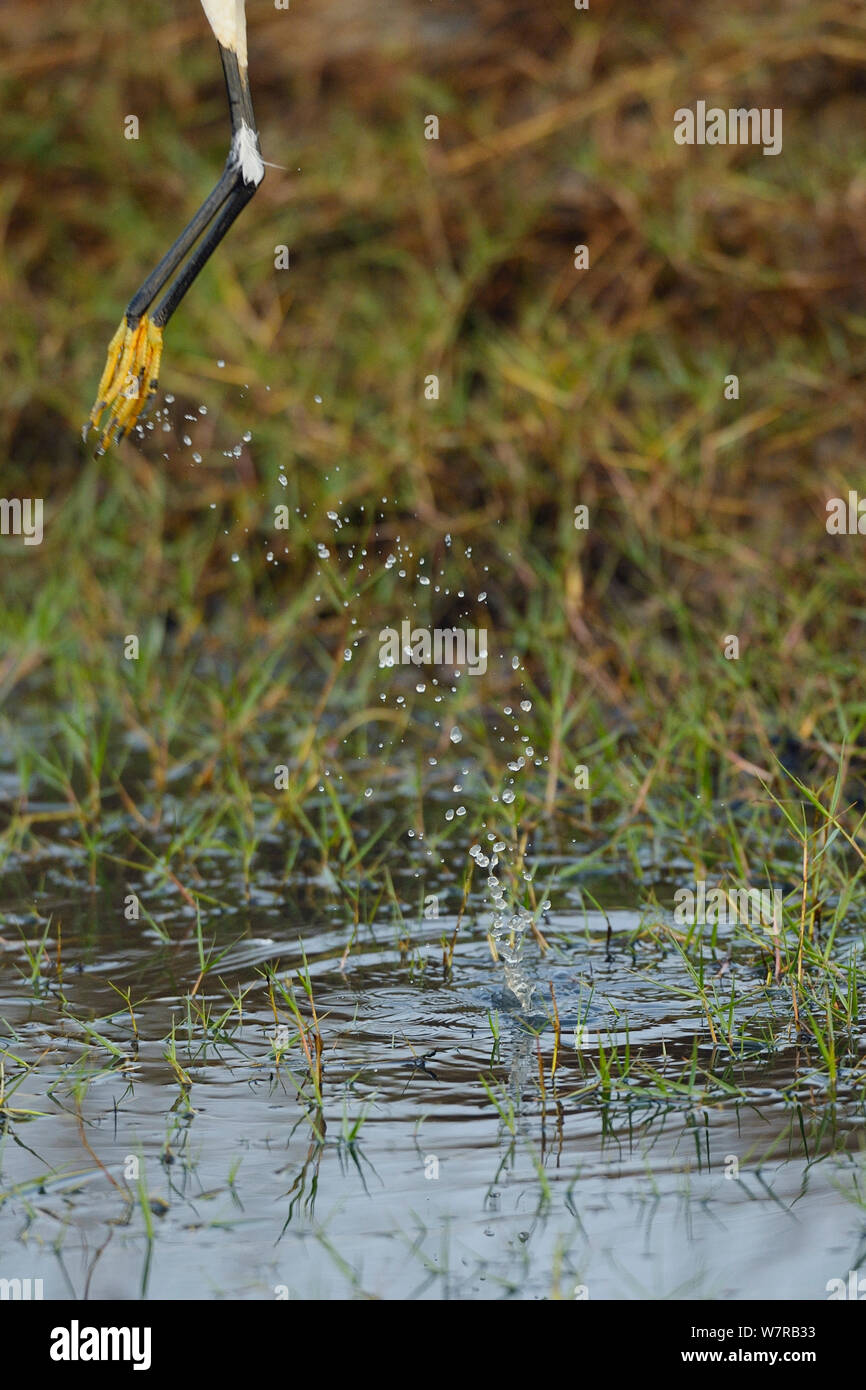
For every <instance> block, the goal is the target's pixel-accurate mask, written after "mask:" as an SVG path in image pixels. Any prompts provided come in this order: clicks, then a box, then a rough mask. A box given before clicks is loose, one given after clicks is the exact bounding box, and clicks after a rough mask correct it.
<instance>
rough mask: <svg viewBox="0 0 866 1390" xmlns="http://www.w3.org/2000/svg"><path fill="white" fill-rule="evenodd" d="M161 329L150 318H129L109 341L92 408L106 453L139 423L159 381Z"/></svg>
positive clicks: (92, 423)
mask: <svg viewBox="0 0 866 1390" xmlns="http://www.w3.org/2000/svg"><path fill="white" fill-rule="evenodd" d="M161 359H162V329H161V328H159V327H158V326H157V325H156V324H155V323H154V321H153V319H151V318H147V317H145V318H143V319H139V321H138V322H137V323H136V324H132V325H131V324H130V323H129V322H128V321H127V319H126V318H124V319H122V320H121V323H120V327H119V328H118V330H117V332H116V333H115V335H114V337H113V338H112V340H111V342H110V343H109V345H108V356H107V358H106V362H105V371H104V372H103V373H102V379H101V381H100V383H99V389H98V391H97V393H96V401H95V403H94V406H93V409H92V410H91V412H90V426H91V427H92V428H93V429H95V430H98V431H101V438H100V440H99V444H98V446H97V447H98V452H99V453H104V452H105V450H106V449H108V448H110V447H111V445H112V444H113V443H116V442H117V441H118V440H120V439H123V438H124V437H125V436H126V435H128V434H129V432H130V430H131V429H133V428H134V427H135V425H136V424H137V423H138V420H139V418H140V416H141V415H142V413H143V411H144V410H145V408H146V406H147V404H148V402H149V401H150V399H151V397H152V396H153V395H154V394H155V392H156V388H157V383H158V381H159V364H160V361H161Z"/></svg>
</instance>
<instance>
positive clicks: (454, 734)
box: [448, 724, 463, 743]
mask: <svg viewBox="0 0 866 1390" xmlns="http://www.w3.org/2000/svg"><path fill="white" fill-rule="evenodd" d="M448 737H449V738H450V740H451V742H452V743H460V741H461V739H462V738H463V735H462V734H461V732H460V730H459V729H458V728H457V725H456V724H455V725H454V728H453V729H452V730H451V733H450V734H449V735H448Z"/></svg>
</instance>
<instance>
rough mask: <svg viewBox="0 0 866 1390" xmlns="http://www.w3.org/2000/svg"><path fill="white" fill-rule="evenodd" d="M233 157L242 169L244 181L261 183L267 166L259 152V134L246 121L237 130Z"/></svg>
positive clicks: (233, 144) (236, 164)
mask: <svg viewBox="0 0 866 1390" xmlns="http://www.w3.org/2000/svg"><path fill="white" fill-rule="evenodd" d="M231 159H232V163H233V164H234V165H235V167H236V168H238V169H240V171H241V177H242V178H243V181H244V183H254V184H257V185H258V184H260V183H261V181H262V179H263V178H264V176H265V166H264V162H263V160H262V157H261V155H260V154H259V141H258V136H257V135H256V132H255V131H254V130H253V129H252V128H251V127H250V126H248V125H247V123H246V121H243V122H242V123H241V126H240V128H239V129H238V130H236V131H235V134H234V138H233V139H232V153H231Z"/></svg>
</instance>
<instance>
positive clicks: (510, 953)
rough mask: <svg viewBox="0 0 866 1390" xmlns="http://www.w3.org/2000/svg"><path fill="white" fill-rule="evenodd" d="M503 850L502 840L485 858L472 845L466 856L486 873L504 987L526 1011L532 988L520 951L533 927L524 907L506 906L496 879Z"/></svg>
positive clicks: (497, 841) (494, 935)
mask: <svg viewBox="0 0 866 1390" xmlns="http://www.w3.org/2000/svg"><path fill="white" fill-rule="evenodd" d="M504 849H505V842H504V840H496V841H495V843H494V845H493V849H492V852H491V854H490V855H487V854H485V853H484V850H483V849H482V848H481V846H480V845H473V846H472V848H471V849H470V851H469V853H470V855H471V856H472V858H473V859H474V860H475V863H476V865H477V866H478V868H479V869H487V870H488V874H487V890H488V893H489V895H490V902H491V905H492V907H493V921H492V923H491V927H490V935H491V936H492V938H493V941H494V943H495V945H496V954H497V955H498V956H499V959H500V960H501V961H502V965H503V971H504V974H505V983H506V985H507V986H508V988H509V989H510V990H511V993H512V994H513V995H514V997H515V999H516V1000H517V1002H518V1004H519V1005H520V1007H521V1008H522V1009H528V1008H529V1006H530V1004H531V1003H532V996H533V994H534V992H535V984H534V983H533V981H532V980H530V979H529V976H528V975H527V973H526V968H525V966H524V964H523V948H524V946H525V944H526V938H527V933H528V932H529V930H530V928H531V927H532V913H531V912H529V911H528V910H527V909H526V908H524V907H516V906H515V905H513V904H511V905H510V904H509V903H508V900H507V898H506V896H505V889H504V888H503V886H502V884H501V883H500V881H499V879H498V877H497V875H496V870H497V868H498V866H499V855H500V854H501V853H502V851H503V850H504Z"/></svg>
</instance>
